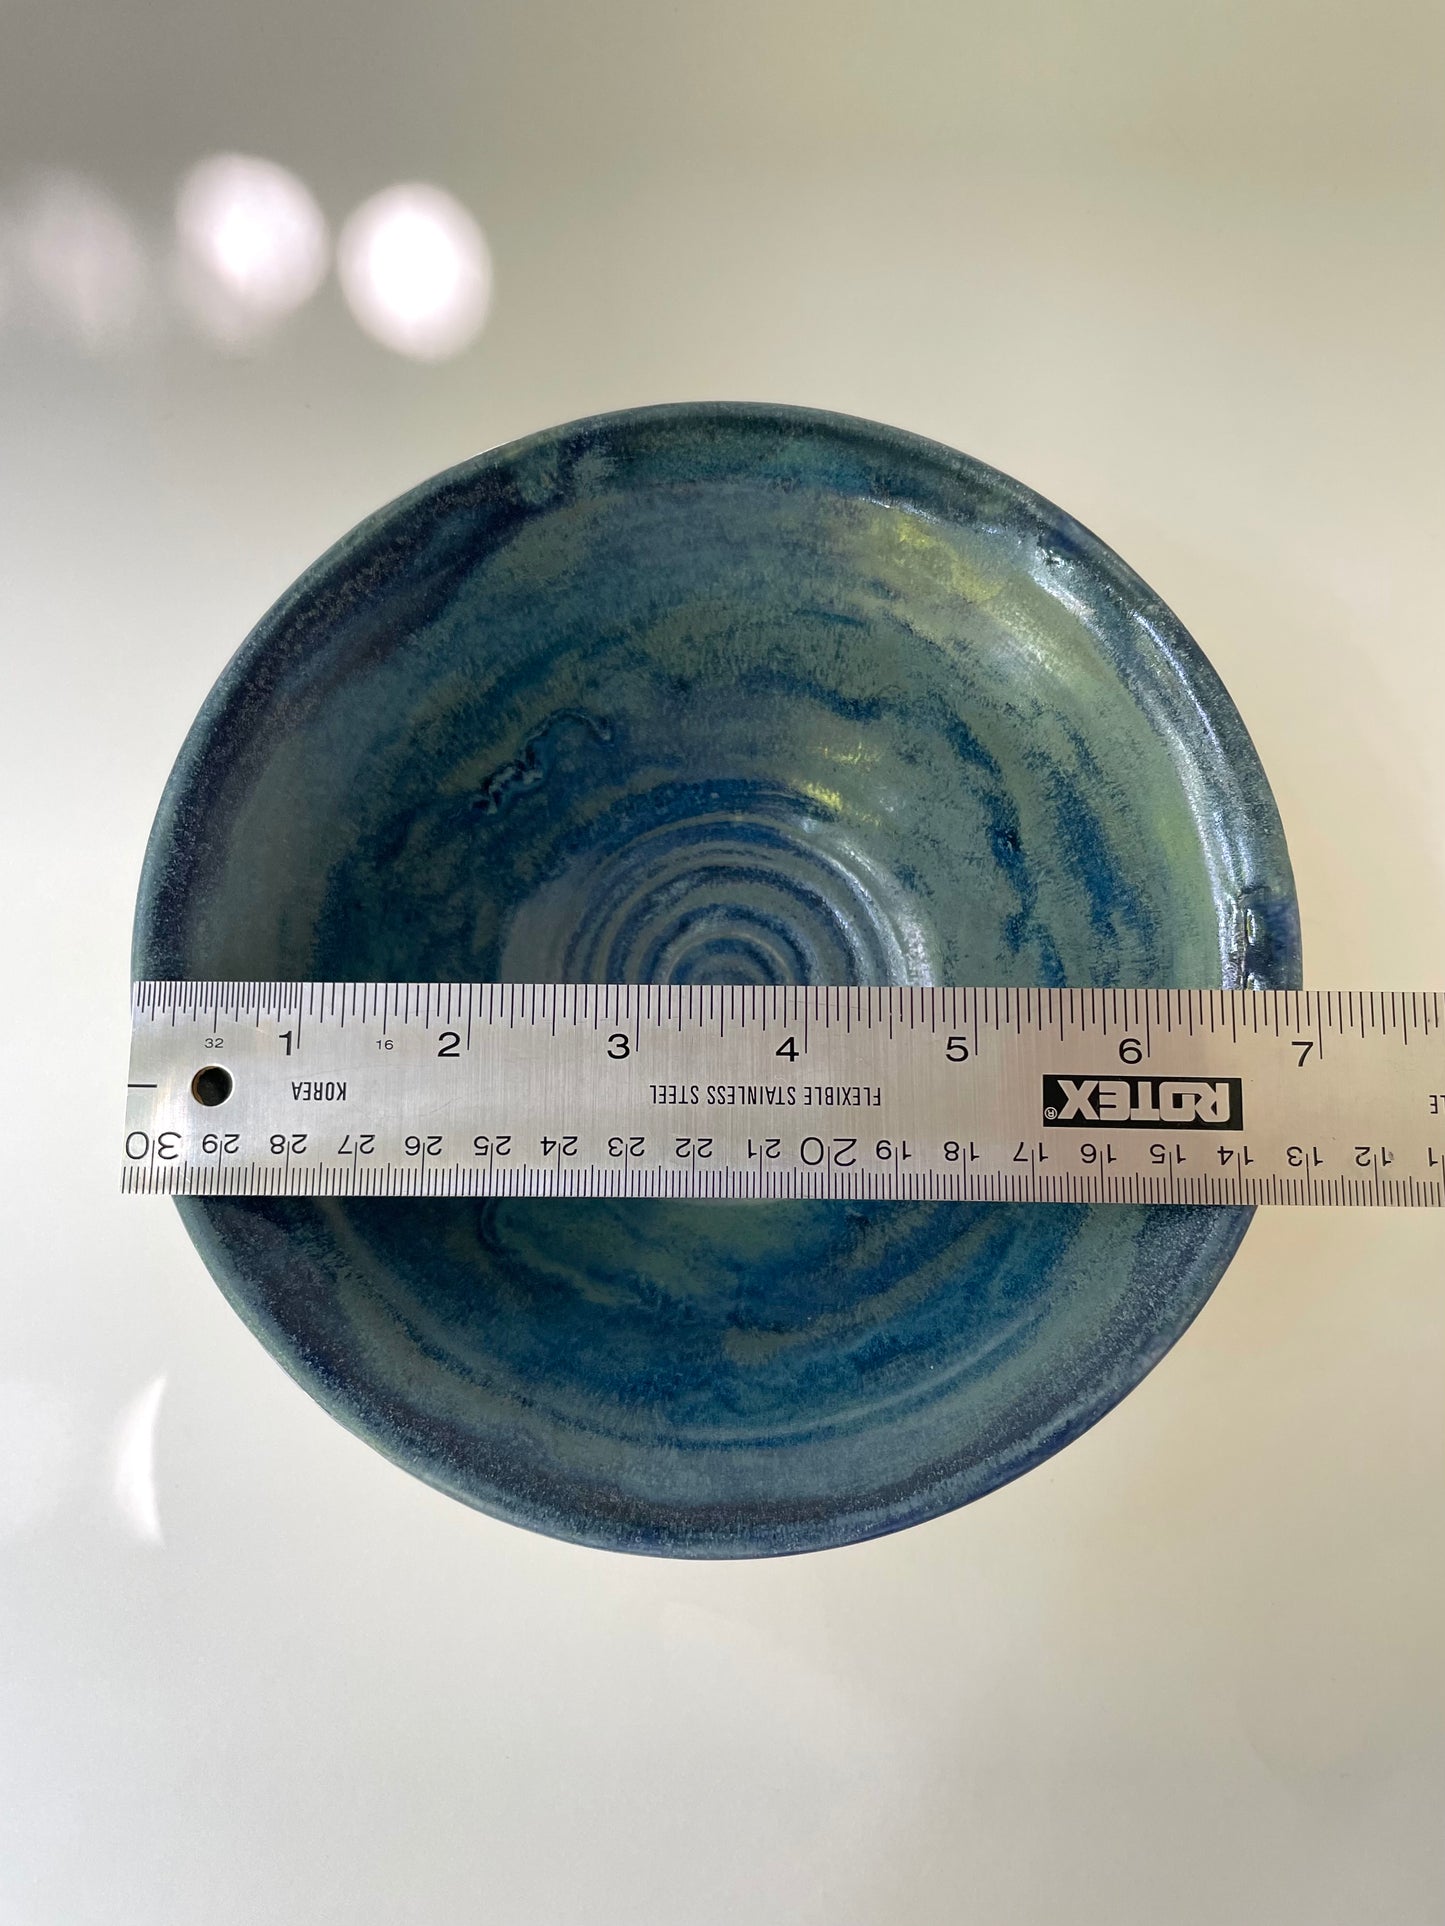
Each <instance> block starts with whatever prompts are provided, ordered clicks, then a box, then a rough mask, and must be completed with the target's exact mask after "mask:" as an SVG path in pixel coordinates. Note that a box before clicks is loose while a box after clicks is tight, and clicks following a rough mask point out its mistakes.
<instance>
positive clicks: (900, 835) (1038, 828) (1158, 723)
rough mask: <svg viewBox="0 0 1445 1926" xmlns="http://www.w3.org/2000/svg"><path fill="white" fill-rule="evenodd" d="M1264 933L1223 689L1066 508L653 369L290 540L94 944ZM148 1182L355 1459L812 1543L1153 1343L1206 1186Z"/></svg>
mask: <svg viewBox="0 0 1445 1926" xmlns="http://www.w3.org/2000/svg"><path fill="white" fill-rule="evenodd" d="M1296 957H1297V936H1296V933H1295V926H1294V922H1293V896H1292V888H1291V883H1290V877H1289V870H1288V862H1287V858H1286V857H1285V853H1284V845H1283V839H1282V836H1281V835H1280V831H1279V825H1278V820H1277V817H1276V815H1275V812H1274V809H1273V805H1272V802H1271V800H1270V798H1269V792H1268V789H1267V787H1266V785H1265V783H1264V779H1263V776H1262V774H1261V772H1260V771H1259V768H1258V764H1257V761H1256V759H1255V757H1254V754H1253V751H1252V749H1251V747H1250V745H1249V742H1248V738H1247V736H1246V735H1245V733H1244V730H1243V727H1242V725H1241V724H1240V723H1239V719H1238V717H1237V715H1236V714H1235V712H1234V711H1233V709H1232V707H1231V705H1230V704H1229V701H1228V698H1227V696H1225V694H1224V692H1223V690H1222V689H1221V688H1220V686H1219V684H1218V682H1217V680H1216V679H1215V678H1214V677H1213V675H1212V673H1211V672H1210V671H1209V669H1208V665H1207V664H1206V663H1205V662H1204V661H1203V658H1202V657H1201V656H1200V655H1199V653H1198V651H1197V650H1196V649H1194V647H1193V645H1192V644H1191V643H1189V641H1188V638H1187V637H1186V636H1184V635H1183V633H1182V631H1180V630H1179V629H1178V625H1177V624H1176V623H1174V621H1173V619H1172V618H1171V617H1169V615H1168V613H1167V611H1165V610H1163V609H1162V607H1161V605H1159V604H1158V603H1157V601H1156V600H1155V599H1154V598H1153V597H1152V596H1150V594H1149V592H1148V591H1147V590H1145V589H1144V587H1143V585H1142V584H1140V583H1139V582H1138V581H1137V579H1136V578H1134V577H1133V576H1132V575H1131V574H1130V573H1129V571H1128V570H1127V569H1125V568H1124V566H1123V564H1122V563H1119V562H1118V560H1117V558H1116V557H1113V556H1112V555H1111V554H1110V552H1109V551H1108V550H1106V549H1104V548H1103V547H1102V545H1101V544H1099V543H1097V542H1096V541H1094V539H1093V538H1092V537H1090V536H1088V535H1087V534H1086V533H1085V532H1084V531H1083V530H1082V529H1080V528H1079V527H1078V526H1077V525H1076V524H1074V523H1072V522H1070V521H1069V519H1068V518H1067V517H1065V516H1062V515H1060V514H1059V513H1058V512H1057V511H1055V510H1053V509H1051V508H1049V507H1048V505H1047V504H1045V503H1042V502H1040V501H1039V500H1038V498H1036V497H1033V496H1031V495H1029V494H1028V492H1027V491H1025V490H1022V489H1020V488H1018V487H1017V485H1015V484H1013V483H1010V482H1008V481H1006V480H1005V479H1004V478H1003V477H1000V476H997V475H994V474H992V473H991V471H988V470H986V469H982V468H980V467H979V466H978V465H976V464H973V463H970V462H967V461H966V460H965V459H964V458H963V457H960V456H956V455H953V454H951V453H949V452H948V451H945V450H939V449H936V448H933V447H931V446H930V445H929V444H926V443H920V442H916V441H914V440H913V439H912V438H910V437H906V436H900V435H896V434H893V433H891V432H890V431H882V430H875V429H871V428H868V427H866V426H865V425H864V424H858V423H851V422H844V421H840V420H839V419H837V418H830V417H818V416H808V415H804V414H801V413H799V412H797V411H780V410H766V409H755V410H749V409H732V410H729V409H714V410H705V409H697V410H688V409H675V410H651V411H643V412H642V413H640V414H636V415H632V416H626V417H614V418H610V419H606V420H604V421H602V422H597V423H587V424H578V425H576V426H574V427H573V428H571V429H568V430H561V431H557V432H556V433H554V434H553V435H551V436H547V437H540V438H537V439H536V440H535V441H533V442H531V443H526V444H521V445H520V446H519V447H517V448H515V449H512V450H504V451H501V452H500V454H498V455H495V456H492V457H487V458H484V459H483V460H482V461H481V462H478V463H475V464H470V465H468V467H466V468H464V469H461V470H458V471H454V472H453V473H452V474H451V475H449V476H445V477H441V478H439V479H438V481H437V482H435V483H432V484H428V485H427V487H426V488H424V489H423V490H420V491H417V493H416V494H415V495H413V496H412V497H409V498H407V499H406V500H404V501H403V502H402V503H400V504H397V505H395V506H394V507H393V508H392V509H391V510H388V511H384V512H383V514H382V515H381V516H379V517H376V518H373V520H372V522H370V523H368V524H365V525H363V527H362V528H361V529H360V530H358V531H357V533H356V534H355V535H354V536H352V537H350V538H348V540H347V542H346V543H344V544H342V546H341V547H340V549H338V550H336V551H333V553H332V555H331V556H329V557H327V558H324V559H323V561H322V562H321V563H319V564H318V565H317V567H316V568H315V569H314V570H312V571H311V572H310V574H309V575H308V576H307V577H305V578H303V581H302V582H301V583H300V584H299V585H298V587H297V589H296V590H294V591H293V592H292V594H291V595H290V596H289V597H288V598H287V599H286V600H285V601H284V602H283V603H282V604H281V605H279V607H278V609H277V610H275V611H273V613H272V615H271V616H270V617H268V618H267V621H266V622H265V623H263V625H262V627H261V629H260V630H259V631H258V632H257V635H256V636H255V637H254V638H253V639H252V641H251V643H249V644H248V645H247V649H246V650H244V651H243V652H242V655H241V656H240V657H238V659H237V662H236V663H235V664H233V665H232V668H231V669H230V670H229V671H228V672H227V676H226V677H225V678H223V680H222V683H221V684H220V685H218V688H217V690H216V692H215V693H214V694H213V696H212V698H211V700H210V702H209V703H208V705H207V708H206V710H205V711H203V713H202V716H201V718H200V720H199V722H198V724H197V728H196V731H195V732H193V736H192V738H191V740H190V742H189V743H188V745H187V748H186V751H185V752H184V753H183V756H182V760H181V763H180V765H179V766H178V770H177V773H176V776H175V777H174V778H173V781H172V786H171V789H170V791H169V792H168V795H167V798H166V802H165V804H164V805H163V808H162V812H161V818H160V820H159V822H158V824H157V831H156V838H155V841H154V843H153V848H152V854H151V859H150V862H149V865H148V870H147V877H146V880H145V883H144V885H143V890H142V902H141V911H140V919H139V925H138V954H137V967H138V970H143V971H144V973H146V974H155V975H195V976H206V977H235V978H251V977H260V978H268V977H280V978H290V977H294V978H307V977H316V978H361V979H368V978H370V979H387V978H398V977H399V978H411V979H422V978H430V979H450V980H456V979H471V980H494V979H499V980H510V981H577V980H584V981H598V982H605V981H652V982H714V983H716V982H723V983H793V982H818V983H920V984H921V983H940V982H943V983H947V982H952V983H961V984H962V983H988V984H1009V983H1015V984H1030V983H1039V984H1064V983H1072V984H1111V983H1123V984H1160V985H1186V986H1187V985H1207V984H1219V983H1221V982H1234V983H1249V982H1253V983H1258V984H1265V983H1275V982H1284V981H1288V980H1293V978H1292V977H1291V975H1290V972H1291V971H1292V970H1293V969H1294V967H1295V963H1296ZM673 1121H674V1120H673V1119H669V1118H663V1119H661V1120H660V1122H661V1123H662V1124H663V1125H666V1126H668V1127H670V1126H671V1124H672V1123H673ZM679 1128H681V1126H679ZM186 1213H187V1217H188V1222H189V1223H190V1224H191V1227H192V1230H193V1233H194V1234H195V1235H196V1236H197V1239H198V1241H199V1242H200V1243H201V1245H202V1248H203V1250H204V1251H205V1252H206V1254H207V1256H208V1258H209V1260H210V1261H211V1263H212V1267H213V1269H215V1271H216V1273H217V1275H218V1277H219V1278H220V1280H221V1282H222V1283H223V1286H224V1287H225V1288H227V1290H228V1291H229V1292H230V1294H231V1295H232V1297H233V1299H234V1300H235V1301H236V1302H237V1303H238V1305H239V1307H240V1308H241V1309H242V1311H243V1314H245V1315H246V1316H247V1317H248V1319H249V1320H250V1321H251V1323H252V1324H253V1326H254V1327H255V1328H257V1329H258V1330H259V1331H260V1332H261V1334H262V1335H263V1336H264V1337H265V1339H266V1341H267V1342H268V1343H270V1344H271V1345H272V1348H273V1349H275V1350H276V1351H277V1352H278V1354H279V1355H280V1356H281V1357H282V1358H283V1360H284V1361H285V1362H287V1364H288V1366H289V1367H290V1368H292V1369H293V1370H294V1371H296V1373H297V1375H299V1376H301V1377H302V1378H303V1380H304V1381H306V1382H307V1383H308V1384H309V1385H310V1387H311V1388H312V1389H313V1390H315V1391H316V1392H317V1394H318V1395H319V1396H321V1397H323V1399H324V1400H325V1401H326V1402H327V1403H328V1404H330V1405H331V1407H332V1408H333V1409H335V1410H336V1411H337V1412H338V1414H339V1415H341V1416H343V1417H344V1418H345V1419H346V1421H347V1422H349V1423H351V1424H352V1425H353V1426H354V1427H355V1428H357V1429H359V1430H361V1431H362V1432H363V1433H364V1434H365V1435H367V1436H368V1437H370V1438H371V1439H372V1440H373V1441H374V1442H377V1443H379V1444H380V1445H381V1446H382V1448H383V1449H386V1450H388V1451H389V1452H391V1454H392V1455H393V1456H396V1457H398V1458H399V1459H400V1460H401V1461H402V1462H404V1463H407V1464H408V1465H409V1466H410V1467H411V1468H412V1469H415V1470H418V1471H419V1472H420V1473H421V1474H422V1475H423V1476H427V1477H429V1478H431V1479H432V1480H433V1481H434V1482H438V1483H441V1484H443V1485H445V1486H446V1487H447V1488H448V1489H451V1490H454V1491H456V1492H457V1493H458V1495H461V1496H463V1497H466V1498H468V1499H470V1500H471V1501H472V1502H475V1503H479V1504H482V1505H483V1506H485V1507H487V1508H490V1509H493V1510H497V1511H501V1512H502V1513H504V1514H505V1515H508V1516H513V1517H518V1518H520V1519H522V1520H523V1521H524V1522H527V1523H533V1524H539V1525H541V1526H542V1527H543V1528H545V1529H550V1530H556V1531H560V1532H562V1533H564V1534H565V1535H570V1536H576V1537H582V1538H587V1539H589V1540H593V1541H595V1542H603V1543H620V1544H638V1545H643V1546H646V1547H649V1548H655V1549H668V1550H776V1549H792V1548H797V1547H799V1546H801V1545H804V1544H812V1543H827V1542H835V1541H836V1540H837V1539H839V1538H843V1537H856V1536H860V1535H863V1534H864V1533H865V1532H867V1531H871V1530H878V1529H883V1528H886V1527H887V1526H888V1525H889V1524H895V1523H901V1522H907V1520H908V1518H909V1517H912V1516H920V1515H925V1514H926V1513H927V1512H928V1511H930V1510H937V1509H941V1508H943V1506H944V1505H946V1504H950V1503H956V1502H958V1501H959V1500H960V1498H962V1497H966V1496H970V1495H973V1494H974V1493H975V1491H977V1490H981V1489H986V1488H988V1486H989V1485H991V1484H995V1483H997V1482H999V1481H1000V1480H1001V1478H1003V1477H1006V1476H1010V1475H1013V1473H1014V1472H1016V1471H1017V1470H1019V1469H1022V1468H1023V1467H1024V1466H1025V1465H1026V1464H1027V1463H1030V1462H1033V1461H1035V1460H1036V1459H1037V1457H1038V1456H1040V1455H1044V1454H1045V1453H1046V1452H1047V1451H1048V1450H1050V1449H1053V1448H1055V1447H1056V1446H1057V1444H1058V1443H1060V1442H1062V1441H1063V1440H1064V1438H1065V1437H1067V1436H1069V1435H1072V1433H1073V1431H1075V1430H1077V1429H1079V1428H1081V1427H1082V1425H1083V1424H1084V1423H1087V1422H1089V1421H1090V1420H1091V1419H1092V1417H1094V1416H1097V1415H1098V1413H1099V1411H1101V1410H1102V1409H1104V1408H1106V1407H1107V1405H1108V1404H1109V1403H1111V1402H1112V1401H1113V1400H1114V1398H1116V1397H1117V1396H1119V1395H1121V1394H1122V1392H1123V1390H1126V1389H1127V1388H1128V1387H1129V1385H1130V1384H1132V1383H1133V1382H1134V1381H1136V1379H1137V1377H1138V1376H1139V1375H1140V1374H1141V1373H1142V1371H1143V1370H1145V1369H1147V1368H1148V1365H1149V1363H1151V1362H1152V1361H1153V1360H1154V1358H1155V1357H1157V1356H1158V1355H1159V1353H1160V1352H1161V1351H1162V1350H1163V1349H1164V1348H1166V1347H1167V1345H1168V1343H1170V1342H1172V1340H1173V1338H1174V1336H1176V1335H1177V1334H1178V1331H1179V1330H1180V1329H1182V1328H1183V1325H1184V1324H1185V1323H1187V1321H1188V1319H1189V1317H1190V1316H1192V1315H1193V1313H1194V1311H1195V1310H1196V1309H1197V1308H1198V1305H1199V1303H1201V1302H1202V1301H1203V1297H1204V1296H1205V1295H1207V1292H1208V1290H1209V1288H1210V1287H1211V1286H1212V1284H1213V1282H1214V1281H1215V1279H1216V1278H1217V1276H1218V1274H1219V1271H1220V1270H1221V1269H1222V1266H1223V1264H1224V1263H1225V1262H1226V1261H1227V1258H1228V1255H1229V1252H1230V1251H1231V1250H1232V1249H1233V1246H1234V1243H1235V1242H1236V1241H1237V1238H1238V1236H1239V1235H1240V1234H1241V1231H1242V1228H1243V1225H1244V1223H1245V1222H1246V1221H1247V1217H1246V1215H1245V1214H1243V1213H1236V1212H1218V1213H1216V1212H1201V1211H1178V1212H1170V1211H1142V1210H1141V1211H1129V1210H1121V1209H1111V1210H1100V1211H1089V1210H1074V1209H1069V1208H1065V1207H1048V1208H1044V1207H1024V1208H1020V1209H1010V1208H1006V1207H979V1208H969V1207H960V1206H903V1205H878V1206H872V1207H869V1206H860V1205H843V1204H841V1203H839V1204H828V1205H769V1206H758V1205H741V1206H700V1205H667V1204H662V1203H648V1202H629V1203H602V1202H597V1203H571V1204H550V1203H536V1202H523V1201H506V1202H484V1203H470V1202H468V1203H460V1202H459V1203H428V1204H424V1205H419V1204H411V1203H405V1204H391V1203H382V1202H370V1203H356V1202H352V1203H347V1202H337V1203H329V1204H317V1203H306V1204H300V1203H289V1204H287V1203H263V1202H262V1201H261V1200H245V1201H233V1202H228V1203H223V1202H206V1203H195V1202H193V1203H191V1204H189V1205H187V1206H186Z"/></svg>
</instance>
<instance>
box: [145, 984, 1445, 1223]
mask: <svg viewBox="0 0 1445 1926" xmlns="http://www.w3.org/2000/svg"><path fill="white" fill-rule="evenodd" d="M121 1182H122V1188H123V1190H125V1191H127V1192H130V1193H132V1194H141V1195H150V1196H154V1195H166V1196H181V1195H189V1196H230V1197H237V1196H253V1195H260V1196H270V1197H275V1196H291V1197H342V1196H356V1197H457V1196H460V1197H487V1196H502V1197H599V1196H600V1197H623V1196H628V1197H672V1198H714V1199H722V1198H824V1197H837V1198H870V1199H871V1198H900V1199H910V1200H916V1201H918V1200H933V1199H936V1200H962V1201H982V1200H987V1201H991V1202H1050V1203H1065V1202H1066V1203H1087V1204H1113V1203H1120V1204H1124V1203H1129V1204H1147V1203H1171V1204H1414V1205H1434V1206H1436V1207H1440V1206H1445V996H1442V994H1441V993H1440V992H1438V991H1380V990H1363V991H1361V990H1355V991H1339V990H1336V991H1319V990H1313V991H1300V990H1270V991H1247V990H1228V991H1226V990H1110V989H1102V990H1037V989H1027V990H1004V989H862V988H849V989H823V988H809V989H791V988H789V989H783V988H761V987H758V988H753V987H741V988H728V987H705V986H698V987H646V986H638V985H617V984H607V985H596V984H590V985H589V984H510V983H505V984H496V983H199V982H151V983H138V984H136V985H135V986H134V991H133V998H132V1037H131V1058H130V1080H129V1088H128V1091H127V1102H126V1119H125V1137H124V1146H123V1155H122V1180H121Z"/></svg>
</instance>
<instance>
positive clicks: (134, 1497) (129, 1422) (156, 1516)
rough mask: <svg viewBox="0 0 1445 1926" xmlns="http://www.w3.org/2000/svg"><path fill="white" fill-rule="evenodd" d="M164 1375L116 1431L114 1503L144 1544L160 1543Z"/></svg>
mask: <svg viewBox="0 0 1445 1926" xmlns="http://www.w3.org/2000/svg"><path fill="white" fill-rule="evenodd" d="M165 1391H166V1381H165V1377H164V1375H162V1376H160V1377H158V1378H152V1379H151V1381H150V1383H149V1384H148V1385H147V1386H146V1388H145V1390H144V1391H142V1392H141V1393H140V1395H139V1397H137V1398H134V1399H132V1401H131V1402H130V1403H129V1404H128V1405H127V1406H126V1408H125V1410H124V1411H123V1412H122V1413H121V1416H120V1422H119V1424H118V1425H117V1426H116V1433H115V1459H114V1464H115V1483H114V1491H115V1503H116V1509H117V1511H118V1512H119V1513H120V1516H121V1521H122V1523H123V1524H124V1525H125V1526H126V1528H127V1529H128V1530H129V1531H130V1533H131V1535H132V1536H133V1537H135V1538H138V1539H139V1540H140V1541H141V1543H142V1544H143V1545H159V1544H160V1543H161V1542H162V1539H161V1514H160V1504H159V1501H158V1500H157V1497H156V1426H157V1424H158V1423H159V1421H160V1415H161V1399H162V1398H163V1397H164V1396H165Z"/></svg>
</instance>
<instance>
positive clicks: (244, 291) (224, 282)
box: [176, 154, 330, 346]
mask: <svg viewBox="0 0 1445 1926" xmlns="http://www.w3.org/2000/svg"><path fill="white" fill-rule="evenodd" d="M176 242H177V247H178V250H179V261H178V268H179V292H180V295H181V298H182V300H183V301H184V303H185V305H186V307H187V308H188V309H189V311H190V313H191V316H192V319H193V320H194V321H195V322H196V323H197V325H198V326H199V327H200V328H201V329H202V330H203V331H204V332H205V333H206V334H208V335H210V336H211V337H212V339H214V340H216V341H218V342H220V343H221V344H222V345H223V346H239V345H242V344H243V343H245V342H247V341H250V340H252V339H254V338H255V337H256V336H258V335H261V334H264V333H265V332H267V330H269V329H270V328H272V327H273V326H275V324H276V323H277V322H279V321H281V320H283V319H284V318H285V317H286V316H287V315H288V314H292V313H294V312H295V310H296V309H297V308H299V307H302V306H303V305H304V304H305V303H306V302H307V301H309V300H310V299H311V296H312V295H313V294H314V293H315V292H316V290H317V288H319V287H320V285H321V282H322V280H323V279H324V278H325V274H326V268H327V262H328V259H329V256H330V236H329V234H328V232H327V227H326V218H325V216H324V215H323V214H322V212H321V209H320V207H319V206H318V205H317V203H316V199H315V196H314V195H313V194H312V192H311V190H310V188H308V187H307V186H306V184H305V182H304V181H301V180H298V179H297V177H296V175H294V174H292V173H290V172H289V171H288V170H287V169H286V168H284V167H281V166H279V165H278V164H277V163H276V162H275V161H269V160H261V159H258V158H257V157H255V156H254V155H249V154H215V155H213V156H212V157H211V158H210V159H209V160H203V161H201V162H200V163H199V165H197V166H196V167H193V168H192V169H191V171H190V173H189V174H187V175H186V177H185V179H184V180H183V181H182V182H181V186H180V191H179V193H178V194H177V196H176Z"/></svg>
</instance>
